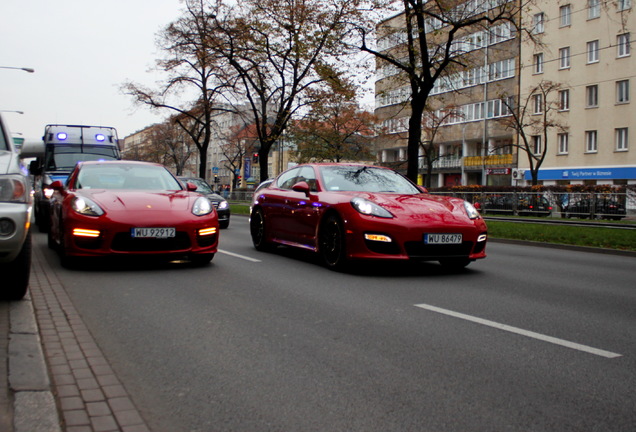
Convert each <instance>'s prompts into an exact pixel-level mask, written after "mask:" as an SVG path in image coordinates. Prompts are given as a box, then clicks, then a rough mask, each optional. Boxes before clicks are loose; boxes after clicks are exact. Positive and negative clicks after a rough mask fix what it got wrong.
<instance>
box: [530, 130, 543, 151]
mask: <svg viewBox="0 0 636 432" xmlns="http://www.w3.org/2000/svg"><path fill="white" fill-rule="evenodd" d="M532 151H533V152H534V154H536V155H539V154H541V152H542V148H541V135H532Z"/></svg>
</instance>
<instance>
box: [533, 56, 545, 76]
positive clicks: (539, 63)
mask: <svg viewBox="0 0 636 432" xmlns="http://www.w3.org/2000/svg"><path fill="white" fill-rule="evenodd" d="M534 73H535V74H540V73H543V53H539V54H535V55H534Z"/></svg>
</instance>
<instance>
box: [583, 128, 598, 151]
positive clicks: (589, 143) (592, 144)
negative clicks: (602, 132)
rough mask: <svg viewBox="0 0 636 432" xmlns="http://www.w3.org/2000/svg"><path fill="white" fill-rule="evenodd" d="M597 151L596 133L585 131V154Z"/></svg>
mask: <svg viewBox="0 0 636 432" xmlns="http://www.w3.org/2000/svg"><path fill="white" fill-rule="evenodd" d="M597 151H598V147H597V143H596V131H595V130H592V131H585V152H586V153H596V152H597Z"/></svg>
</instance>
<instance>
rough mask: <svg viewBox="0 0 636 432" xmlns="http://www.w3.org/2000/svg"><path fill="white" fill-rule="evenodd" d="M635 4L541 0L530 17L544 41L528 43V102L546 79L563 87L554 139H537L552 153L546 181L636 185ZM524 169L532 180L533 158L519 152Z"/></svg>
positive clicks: (629, 0)
mask: <svg viewBox="0 0 636 432" xmlns="http://www.w3.org/2000/svg"><path fill="white" fill-rule="evenodd" d="M633 7H634V5H633V0H611V1H607V0H571V1H558V2H557V1H553V0H541V1H538V2H537V3H536V4H535V5H534V7H532V8H531V9H530V10H528V13H527V14H526V15H525V16H524V23H525V26H526V27H527V28H530V29H531V30H532V32H533V34H534V35H535V36H536V37H537V40H538V41H539V42H540V43H539V44H531V43H524V44H523V46H522V49H521V64H522V66H523V67H522V68H521V81H520V83H521V84H520V89H521V98H522V100H523V98H524V97H525V98H527V97H530V98H532V97H537V95H535V94H531V93H532V92H531V90H532V89H533V88H536V87H537V86H538V85H540V84H541V83H545V82H552V83H558V84H559V87H560V88H559V89H558V91H555V92H553V94H552V98H553V99H552V103H554V104H556V112H555V114H554V116H553V117H552V118H553V119H554V120H555V124H557V125H558V127H554V128H551V129H550V130H549V131H548V134H547V140H546V141H547V142H542V141H544V140H543V139H542V137H540V136H538V135H537V136H533V137H532V138H533V140H534V147H535V151H536V152H537V153H540V152H545V159H544V162H543V164H542V165H541V167H540V170H539V173H538V174H539V175H538V179H539V182H540V183H542V184H545V185H555V184H591V185H595V184H610V185H625V184H636V146H635V145H634V140H635V139H636V100H633V99H634V98H633V96H632V93H633V91H632V90H630V86H631V85H632V84H633V83H634V81H635V80H634V77H635V76H636V58H635V56H636V53H632V49H631V44H632V42H631V41H632V38H633V37H634V35H635V34H636V28H635V23H636V17H635V16H634V11H633ZM537 106H538V105H537ZM533 114H534V115H536V116H541V115H542V113H541V112H539V111H537V112H535V113H533ZM518 167H519V170H520V171H519V172H518V177H519V178H520V179H523V180H525V181H529V180H530V175H529V171H528V167H529V165H528V161H527V158H525V157H523V156H522V155H520V156H519V164H518Z"/></svg>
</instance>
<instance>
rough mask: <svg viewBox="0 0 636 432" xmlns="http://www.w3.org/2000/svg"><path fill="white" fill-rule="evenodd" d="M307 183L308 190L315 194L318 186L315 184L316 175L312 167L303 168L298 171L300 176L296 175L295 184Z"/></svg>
mask: <svg viewBox="0 0 636 432" xmlns="http://www.w3.org/2000/svg"><path fill="white" fill-rule="evenodd" d="M301 181H304V182H307V184H308V185H309V190H310V191H312V192H316V191H317V190H318V184H317V182H316V173H314V169H313V168H312V167H308V166H306V167H303V168H301V170H300V174H299V175H298V179H296V183H298V182H301Z"/></svg>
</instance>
